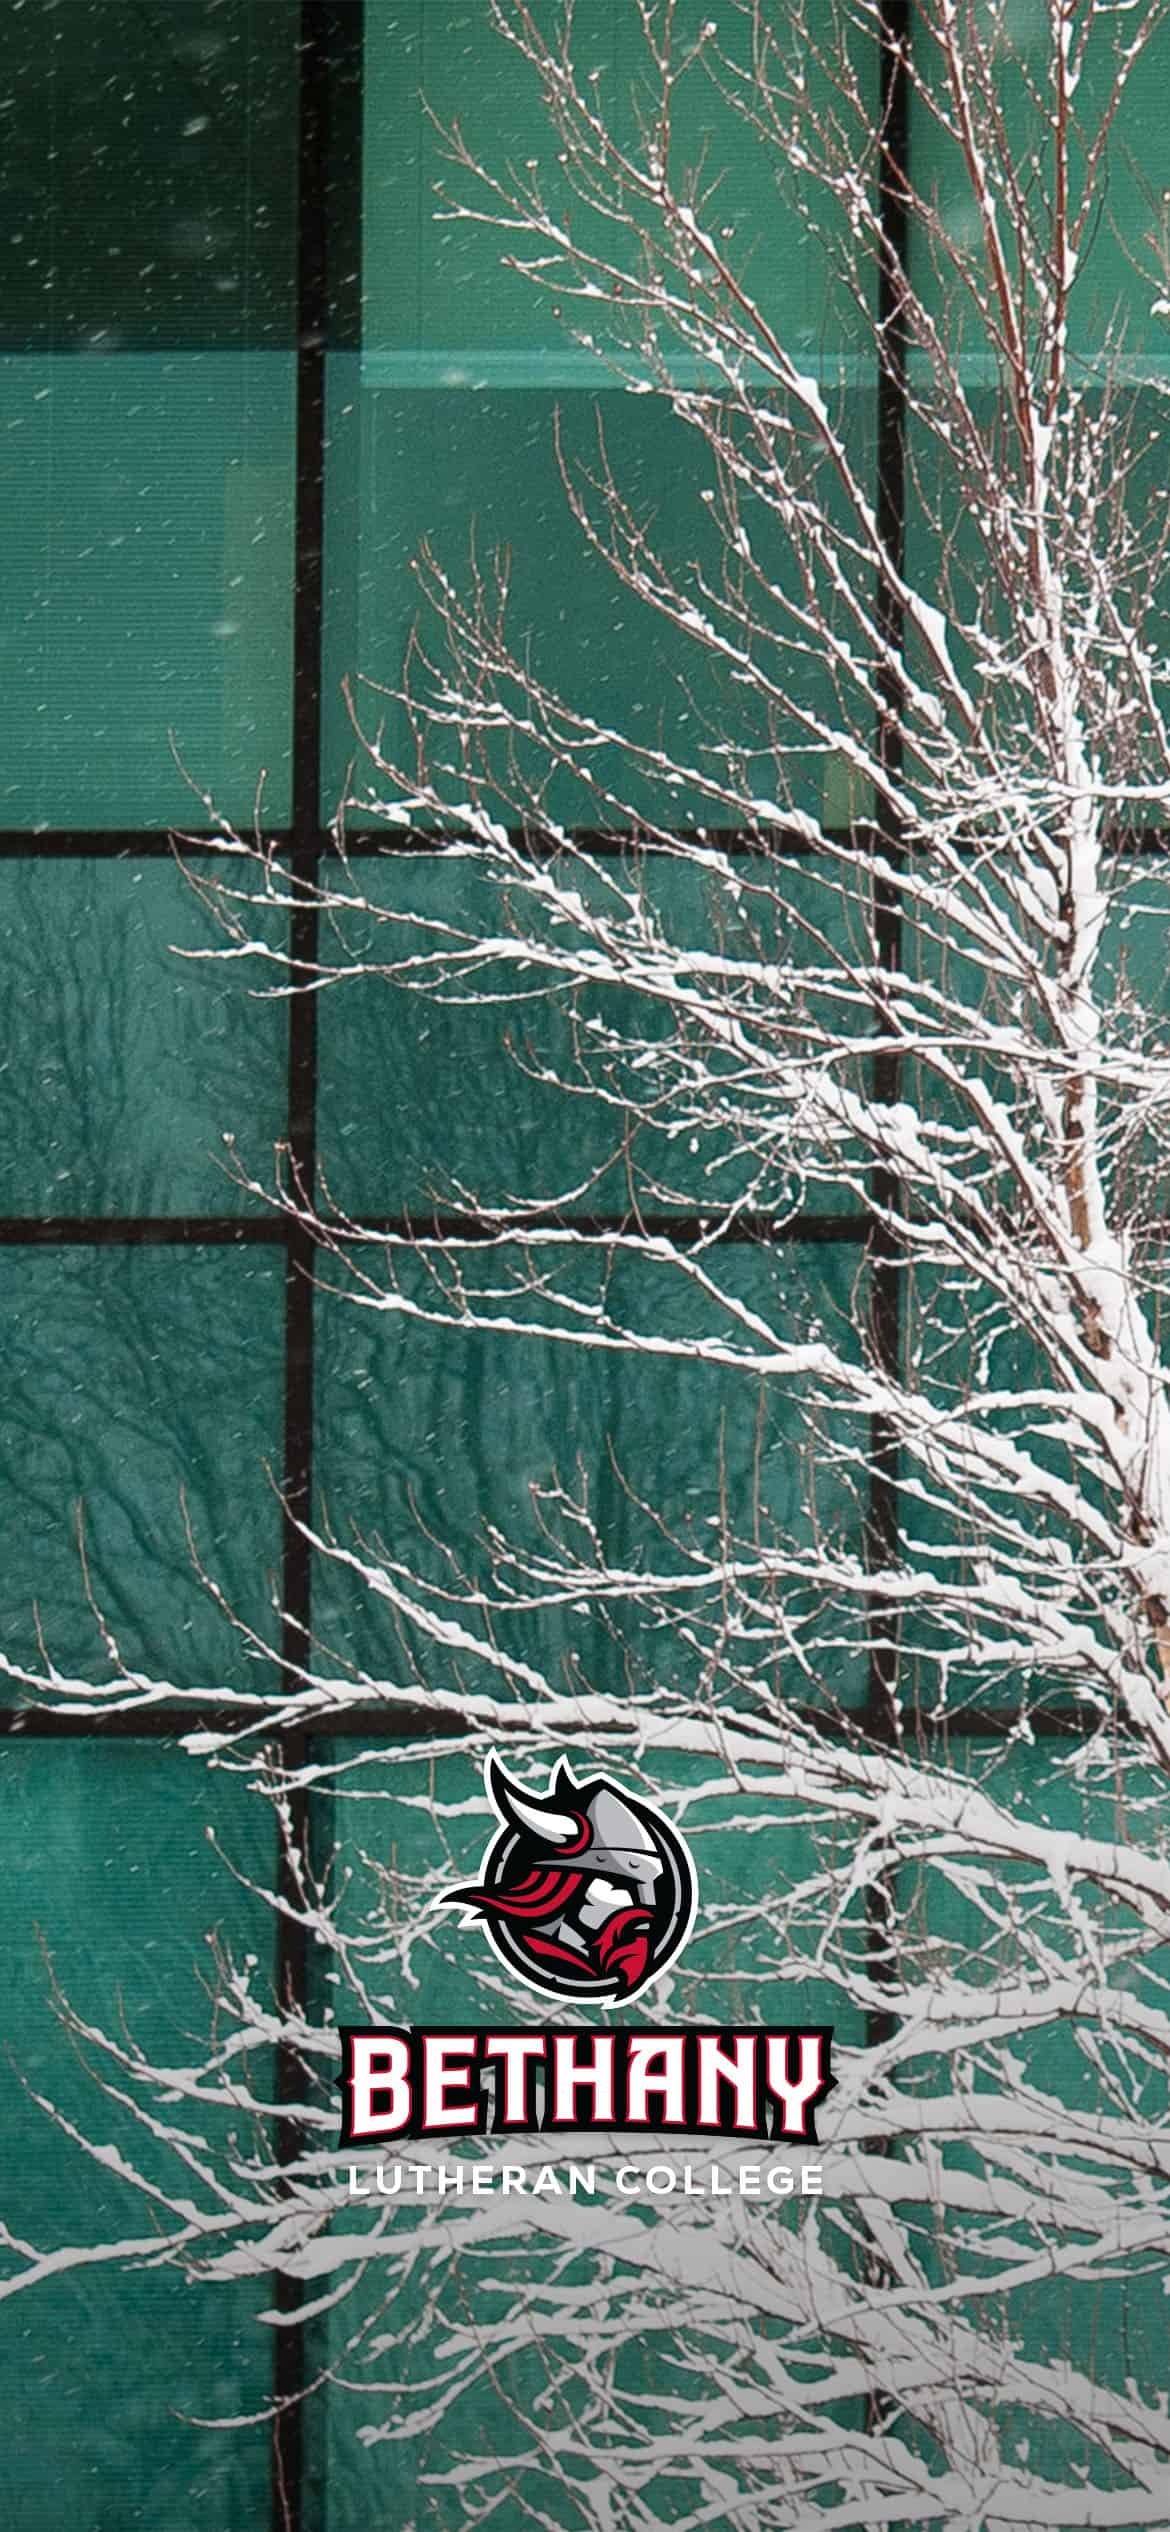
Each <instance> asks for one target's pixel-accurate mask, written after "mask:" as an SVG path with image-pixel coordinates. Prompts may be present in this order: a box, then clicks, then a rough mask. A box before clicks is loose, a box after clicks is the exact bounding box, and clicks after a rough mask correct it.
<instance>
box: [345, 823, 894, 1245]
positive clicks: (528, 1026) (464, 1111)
mask: <svg viewBox="0 0 1170 2532" xmlns="http://www.w3.org/2000/svg"><path fill="white" fill-rule="evenodd" d="M543 877H547V871H545V872H544V873H543ZM557 878H558V880H559V885H560V888H561V891H562V893H563V896H564V897H565V898H566V899H567V900H568V903H569V905H572V906H576V907H578V908H580V909H581V910H582V919H581V923H580V926H579V927H578V925H576V924H575V923H574V922H573V920H572V919H570V916H569V914H568V912H567V911H566V910H565V909H564V908H562V912H561V914H560V916H559V918H558V919H553V916H552V914H551V912H550V909H549V905H548V901H547V898H546V897H544V896H543V895H542V894H541V889H540V879H539V877H538V884H537V885H536V886H534V888H533V889H531V890H529V889H527V888H526V887H525V886H524V885H523V884H522V882H514V883H512V884H508V885H504V884H501V883H500V882H499V881H498V880H493V878H492V877H491V876H490V874H489V872H488V870H487V869H486V868H485V866H484V865H483V864H477V863H475V862H472V861H470V860H464V859H461V858H459V857H457V856H451V855H449V856H446V857H443V856H430V855H415V854H410V855H394V854H392V853H390V854H387V856H385V857H384V858H382V859H380V860H371V859H368V858H362V859H361V860H360V861H354V862H353V863H351V864H350V866H349V871H348V873H346V874H345V875H344V876H343V875H342V873H341V872H340V870H338V871H337V872H336V886H337V890H338V895H339V898H340V899H341V900H342V901H344V900H345V898H346V895H347V892H348V890H349V889H350V888H351V887H352V890H353V894H354V896H355V897H357V898H359V899H361V900H362V901H363V911H362V912H360V913H358V912H356V911H355V912H354V913H353V914H352V915H350V914H349V913H348V912H347V911H345V910H344V904H343V907H342V910H341V911H339V912H337V913H336V915H335V916H334V917H333V918H332V919H331V921H330V922H329V923H328V924H327V925H326V926H325V927H324V931H323V949H324V955H325V957H326V959H327V960H328V961H329V963H330V964H331V965H333V966H335V967H336V968H337V970H338V972H339V974H340V975H341V976H342V977H343V979H344V981H342V982H340V983H339V984H338V985H337V986H336V987H331V988H330V990H329V991H328V992H327V993H325V994H323V995H322V996H321V998H320V1005H319V1033H320V1034H319V1059H320V1088H321V1098H320V1111H319V1151H320V1158H321V1168H322V1174H323V1180H324V1183H325V1184H326V1186H327V1188H328V1191H329V1195H330V1197H331V1198H332V1200H333V1202H334V1203H335V1204H336V1205H337V1206H339V1207H340V1208H341V1209H342V1211H344V1212H346V1213H348V1214H349V1215H350V1216H352V1217H357V1218H365V1217H368V1216H369V1215H371V1214H374V1215H378V1214H392V1213H398V1212H401V1211H411V1212H416V1213H417V1212H422V1213H426V1211H427V1210H428V1209H430V1208H445V1207H449V1206H454V1207H461V1206H466V1205H468V1204H469V1203H474V1204H477V1205H480V1206H483V1207H485V1208H493V1207H497V1206H503V1205H506V1204H507V1203H509V1202H512V1201H515V1202H520V1203H524V1204H538V1205H542V1206H556V1207H557V1208H559V1209H560V1210H562V1211H564V1212H568V1213H571V1212H579V1211H584V1212H586V1213H590V1212H597V1211H610V1212H616V1213H618V1214H619V1215H620V1214H627V1213H630V1212H631V1210H632V1208H633V1207H634V1206H635V1205H636V1206H637V1207H639V1208H640V1209H641V1210H642V1211H643V1212H647V1213H654V1212H657V1211H659V1210H660V1209H664V1208H665V1209H672V1208H677V1207H679V1206H683V1207H685V1208H686V1209H687V1210H688V1211H695V1212H699V1213H703V1212H705V1211H707V1210H708V1209H710V1210H712V1211H713V1210H714V1209H716V1208H722V1209H727V1208H729V1207H731V1206H732V1205H733V1204H736V1205H747V1206H750V1207H751V1208H752V1209H753V1210H754V1211H759V1212H761V1213H766V1214H768V1213H770V1214H774V1216H775V1219H776V1222H777V1226H778V1227H781V1226H782V1225H783V1224H784V1222H785V1221H786V1220H787V1219H788V1218H789V1217H790V1215H791V1214H792V1213H793V1212H794V1211H796V1210H799V1209H802V1208H806V1209H816V1208H818V1207H819V1208H821V1209H825V1208H828V1209H830V1210H835V1211H837V1210H839V1211H845V1210H849V1209H852V1208H853V1207H854V1206H855V1205H856V1203H857V1201H858V1198H857V1193H856V1190H857V1188H858V1186H859V1185H860V1184H861V1183H862V1181H863V1175H864V1173H863V1169H862V1167H861V1163H860V1161H859V1159H858V1156H857V1154H856V1153H855V1154H854V1156H853V1180H854V1185H853V1188H852V1189H851V1188H850V1187H849V1185H848V1184H847V1183H846V1184H845V1185H844V1186H842V1183H841V1173H843V1170H844V1167H845V1158H844V1157H843V1152H844V1147H842V1154H839V1155H838V1156H837V1159H836V1162H835V1164H834V1166H833V1169H832V1174H830V1172H829V1170H827V1169H826V1168H825V1166H824V1164H823V1161H822V1160H821V1156H820V1155H819V1153H818V1152H816V1151H805V1150H797V1149H796V1148H795V1146H794V1144H793V1142H792V1139H791V1137H790V1136H788V1135H787V1134H786V1133H785V1130H784V1128H785V1119H786V1116H787V1113H788V1110H787V1104H786V1101H785V1099H784V1097H782V1096H781V1095H780V1093H779V1092H778V1091H777V1093H776V1095H775V1096H774V1098H772V1099H771V1100H770V1099H769V1095H768V1083H769V1079H770V1077H772V1078H774V1074H773V1071H772V1068H773V1067H776V1068H778V1067H779V1065H780V1063H781V1061H782V1049H781V1048H780V1046H779V1045H778V1043H777V1039H776V1032H775V1018H776V976H775V967H774V962H775V961H776V960H777V959H781V958H782V959H783V960H784V961H785V962H786V963H789V964H793V965H795V966H797V967H798V968H803V967H807V968H808V969H809V971H810V986H809V994H808V1004H807V1019H808V1023H809V1026H810V1027H815V1026H816V1025H818V1024H819V1025H822V1026H828V1025H832V1026H833V1027H834V1028H835V1029H836V1030H837V1031H838V1032H839V1033H840V1034H842V1035H845V1036H848V1035H849V1034H850V1033H857V1034H858V1037H859V1044H860V1043H861V1042H862V1041H861V1037H860V1031H861V1030H862V1029H863V1027H864V1021H865V1014H864V1009H863V1008H862V1006H861V1005H860V1003H859V997H858V996H857V994H856V991H855V990H854V989H853V987H852V983H851V980H850V978H849V976H848V974H847V973H845V974H841V975H839V976H838V978H837V979H836V981H837V983H838V985H839V987H840V989H841V995H840V999H839V1001H837V1002H836V1003H835V1004H834V1005H833V1007H832V1010H831V1011H830V1009H829V1006H828V1002H827V997H826V995H825V993H824V990H823V986H821V987H819V986H817V985H814V984H813V982H812V975H811V971H812V970H813V969H814V968H816V969H817V970H818V971H819V973H820V975H821V976H822V978H823V976H824V974H825V972H826V971H828V972H829V974H830V975H831V973H832V966H833V951H834V950H835V951H836V953H837V956H838V957H839V958H840V960H841V962H842V966H843V968H844V969H845V970H848V967H849V966H850V964H851V962H852V960H853V959H854V958H855V957H856V956H857V955H858V954H859V946H860V929H859V927H860V921H861V914H862V909H861V905H860V901H859V898H858V894H857V890H856V888H855V886H854V884H853V882H852V880H851V878H850V877H849V876H848V875H847V876H846V877H845V878H844V879H843V878H842V876H841V874H840V872H839V871H838V870H837V869H835V868H834V867H833V866H831V865H829V864H828V863H827V862H825V861H823V860H821V859H818V858H817V857H814V856H808V857H805V856H797V855H789V856H785V857H781V856H779V855H777V856H776V857H774V858H765V857H763V856H760V857H758V858H757V857H753V858H752V859H751V861H739V862H737V863H736V865H735V869H734V872H733V874H732V875H730V876H727V875H721V874H720V873H719V872H717V871H713V870H706V871H704V870H703V869H701V868H699V867H697V866H696V865H695V863H693V862H690V863H686V864H684V863H682V862H672V861H669V860H668V859H666V858H664V857H662V856H654V855H650V856H644V857H642V858H640V859H639V860H638V861H636V862H635V861H632V860H631V861H630V862H628V863H624V862H607V863H602V864H600V865H598V864H596V863H594V864H590V863H589V862H588V861H587V860H577V861H574V862H573V863H572V864H571V865H570V864H568V863H565V864H563V865H562V866H561V869H560V871H559V873H558V874H557ZM331 884H333V882H332V876H331ZM634 899H637V900H638V901H639V911H638V912H637V914H635V913H634V911H633V909H632V902H631V901H632V900H634ZM586 916H588V917H589V918H592V919H593V920H594V921H596V922H597V923H599V924H602V925H606V926H607V927H609V928H610V930H611V933H612V936H613V947H612V950H611V951H609V952H608V953H607V954H608V955H609V956H611V958H612V960H613V963H614V965H615V967H617V968H620V967H621V965H622V964H623V963H624V951H623V944H624V943H625V942H627V941H628V943H629V963H630V965H631V966H640V969H641V972H642V974H643V975H645V974H646V973H647V972H649V973H651V974H656V975H657V976H658V977H659V978H660V979H661V980H662V990H661V992H660V994H659V995H657V996H655V995H654V994H653V993H652V992H636V991H634V990H623V989H622V987H621V985H620V984H614V985H612V986H608V987H605V988H602V987H597V986H593V985H592V984H590V983H589V982H588V981H586V982H585V983H583V984H581V983H577V982H568V983H566V982H562V981H561V978H562V977H563V975H564V966H565V962H566V961H567V960H568V959H569V958H570V957H573V956H579V957H580V959H581V961H582V965H583V966H584V967H586V968H587V967H588V966H589V964H590V963H595V962H596V959H597V957H598V956H599V955H601V954H603V953H602V952H601V950H600V948H599V945H598V943H597V942H596V941H595V940H594V939H592V938H591V937H590V933H589V930H588V927H587V921H586ZM516 935H522V936H523V937H525V938H527V939H528V940H530V941H532V942H533V943H534V944H535V947H536V952H537V954H536V955H535V956H534V957H532V958H531V959H527V960H526V959H524V958H523V957H521V956H520V955H516V956H509V954H508V951H507V947H506V944H507V942H508V940H509V938H510V937H514V936H516ZM480 941H486V942H489V943H490V942H499V943H501V944H502V945H504V946H502V947H501V949H500V952H499V954H498V955H497V956H496V957H494V958H492V959H491V961H490V962H489V963H488V964H487V965H486V966H484V967H483V968H482V970H481V971H480V973H479V975H478V977H477V976H476V975H475V974H469V975H466V976H456V977H455V978H454V979H453V980H452V981H451V982H450V983H449V984H448V985H447V986H446V987H445V988H441V987H440V986H438V985H437V983H436V962H439V961H441V960H442V958H443V956H444V954H445V953H456V954H457V953H458V951H459V950H460V948H461V947H463V946H464V945H471V944H474V943H477V942H480ZM826 942H831V943H832V944H833V947H832V949H828V950H826V947H825V944H826ZM672 953H677V965H675V964H674V960H673V958H672ZM720 959H723V960H725V961H726V968H725V970H724V971H723V972H722V973H720V974H718V975H716V977H715V978H714V979H713V980H712V977H711V963H712V961H715V962H718V961H719V960H720ZM543 961H547V963H543ZM557 962H560V965H559V967H558V964H557ZM380 966H381V967H383V968H385V969H387V970H389V969H393V968H397V969H398V970H399V980H398V981H395V980H394V979H393V978H392V976H391V975H390V974H388V973H386V974H382V975H379V974H378V973H376V972H371V971H372V970H377V969H378V968H379V967H380ZM347 967H348V968H350V969H351V970H352V971H353V972H352V973H351V974H350V975H349V976H348V977H346V976H345V970H346V968H347ZM672 974H673V975H675V976H676V977H677V983H678V996H677V998H676V999H675V1001H674V1002H672V1001H671V999H670V997H669V994H668V992H667V990H666V983H667V979H668V978H669V977H670V976H671V975H672ZM477 994H478V996H479V997H480V999H479V1000H478V1002H477V1000H476V998H475V997H476V996H477ZM708 996H710V1004H711V1008H710V1019H709V1025H707V1026H706V1027H705V1026H704V1021H703V1016H702V1015H703V1008H704V1006H705V1004H706V1002H707V999H708ZM732 1012H734V1014H735V1020H736V1024H737V1035H736V1038H735V1042H734V1045H732V1046H730V1047H729V1045H728V1042H727V1034H726V1022H727V1019H728V1015H729V1014H730V1013H732ZM859 1014H860V1016H859ZM721 1021H722V1024H723V1025H722V1026H721V1025H720V1022H721ZM752 1045H754V1047H755V1050H756V1057H757V1069H756V1073H755V1077H754V1078H752V1067H751V1063H750V1060H747V1059H745V1050H746V1049H747V1048H748V1047H749V1046H752ZM656 1050H657V1051H656ZM647 1054H649V1056H650V1057H651V1059H652V1060H651V1061H649V1062H647V1060H646V1056H647ZM856 1069H857V1074H858V1076H860V1073H861V1062H860V1057H859V1061H858V1065H857V1068H856ZM842 1077H844V1072H843V1073H842ZM818 1161H820V1163H821V1165H820V1166H818Z"/></svg>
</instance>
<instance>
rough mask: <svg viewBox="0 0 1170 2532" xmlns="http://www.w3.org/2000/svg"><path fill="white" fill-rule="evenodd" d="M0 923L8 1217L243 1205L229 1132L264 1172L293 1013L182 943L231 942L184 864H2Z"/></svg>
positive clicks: (2, 1146) (280, 1113) (2, 1156)
mask: <svg viewBox="0 0 1170 2532" xmlns="http://www.w3.org/2000/svg"><path fill="white" fill-rule="evenodd" d="M195 867H196V869H197V871H198V870H199V869H200V868H201V867H202V866H201V865H196V866H195ZM0 929H2V930H3V935H4V941H5V960H6V969H7V981H8V993H9V1013H10V1017H9V1025H8V1046H7V1050H6V1054H7V1060H6V1063H5V1065H4V1067H3V1069H2V1070H0V1213H12V1214H50V1215H51V1214H72V1215H78V1214H112V1213H123V1214H131V1213H147V1214H151V1213H237V1212H240V1211H242V1210H243V1209H244V1208H245V1206H246V1205H247V1203H248V1201H249V1200H248V1199H247V1198H246V1197H245V1196H244V1195H242V1194H241V1192H240V1189H239V1187H238V1185H237V1184H236V1183H235V1180H234V1178H233V1176H232V1175H231V1173H230V1170H229V1169H228V1168H227V1167H225V1163H226V1162H227V1161H228V1160H229V1159H230V1157H231V1152H232V1149H233V1146H231V1145H229V1144H228V1142H227V1140H226V1138H227V1136H229V1135H234V1136H237V1138H238V1142H237V1146H236V1147H237V1148H239V1150H240V1151H241V1153H242V1152H243V1150H244V1148H245V1146H246V1147H247V1149H248V1151H249V1154H250V1156H251V1158H252V1159H253V1160H254V1161H255V1162H256V1163H257V1164H259V1167H260V1168H261V1169H262V1168H263V1167H264V1165H265V1163H266V1161H267V1159H268V1155H269V1153H270V1150H271V1146H272V1145H273V1144H274V1143H275V1142H276V1141H277V1140H278V1139H279V1137H280V1134H281V1132H282V1130H283V1118H284V1060H285V1041H286V1038H287V1032H288V1023H287V1014H286V1011H285V1007H284V1005H283V1004H278V1003H275V1002H269V1003H265V1002H262V1001H260V1000H258V999H257V998H256V997H255V996H254V995H250V994H249V993H248V991H247V988H246V986H245V985H244V983H243V980H242V978H241V976H240V973H239V970H238V969H229V968H216V967H213V966H208V965H205V964H203V963H201V962H198V961H195V960H193V959H191V958H186V957H182V956H179V955H177V954H176V953H177V952H180V951H196V950H204V949H207V948H214V947H222V946H224V935H223V933H222V932H221V931H220V930H219V929H218V927H217V926H216V925H215V924H214V923H213V922H212V921H211V920H210V919H209V917H208V915H207V914H206V912H205V911H204V908H203V907H202V905H201V904H200V902H199V900H198V898H197V896H196V894H195V891H194V889H193V888H192V886H191V885H190V884H189V883H188V881H187V880H186V879H185V878H184V876H183V875H182V874H181V873H180V872H179V871H177V870H176V869H175V868H174V867H173V865H172V864H170V863H166V862H154V861H139V862H133V861H116V862H111V861H90V860H72V859H69V860H51V861H40V860H36V859H29V860H17V859H12V860H8V861H5V862H3V863H0Z"/></svg>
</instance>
